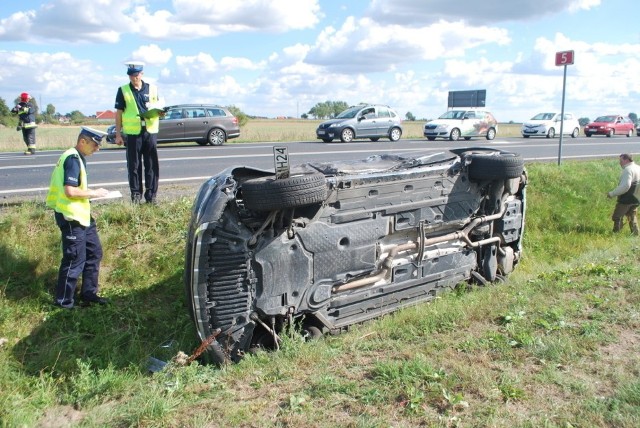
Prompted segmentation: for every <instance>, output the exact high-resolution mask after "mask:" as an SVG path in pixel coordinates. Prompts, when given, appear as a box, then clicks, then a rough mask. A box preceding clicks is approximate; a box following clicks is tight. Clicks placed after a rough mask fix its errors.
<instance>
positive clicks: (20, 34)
mask: <svg viewBox="0 0 640 428" xmlns="http://www.w3.org/2000/svg"><path fill="white" fill-rule="evenodd" d="M638 10H639V9H638V6H637V4H636V3H635V2H634V1H632V0H536V1H524V0H508V1H505V0H482V1H478V0H457V1H451V0H224V1H220V0H200V1H193V0H172V1H170V0H42V1H32V0H21V1H19V2H17V1H2V2H0V98H2V99H4V100H5V102H6V104H7V106H9V107H10V108H11V107H12V106H13V102H14V100H15V99H16V98H17V97H18V96H19V95H20V93H21V92H28V93H29V94H31V96H33V97H34V98H35V99H36V101H37V103H38V105H39V106H41V108H43V109H44V108H45V107H46V106H47V105H48V104H52V105H53V106H54V107H55V109H56V111H57V112H59V113H62V114H66V113H69V112H71V111H75V110H78V111H80V112H82V113H83V114H85V115H94V114H96V112H98V111H104V110H113V109H114V101H115V95H116V91H117V88H118V87H119V86H121V85H123V84H125V83H127V82H128V77H127V75H126V66H125V63H126V62H127V61H131V60H136V61H142V62H144V63H145V66H144V77H143V80H145V81H147V82H151V83H155V84H157V85H158V87H159V92H160V96H161V97H162V98H164V101H165V103H166V104H167V105H171V104H183V103H211V104H218V105H223V106H228V105H234V106H236V107H238V108H240V109H241V110H242V111H243V112H244V113H246V114H248V115H253V116H265V117H279V116H290V117H299V116H300V115H302V114H303V113H307V112H308V111H309V110H310V109H311V108H312V107H313V106H314V105H316V104H317V103H320V102H324V101H329V100H330V101H345V102H346V103H347V104H349V105H355V104H358V103H361V102H366V103H380V104H386V105H389V106H391V107H392V108H394V109H395V110H396V111H397V112H398V113H399V114H400V116H401V117H402V118H405V117H406V114H407V112H410V113H411V114H412V115H413V116H415V117H416V118H418V119H425V118H426V119H433V118H436V117H438V116H440V115H441V114H442V113H444V112H445V111H446V110H447V99H448V93H449V91H462V90H476V89H485V90H486V91H487V97H486V107H487V109H488V110H490V111H492V112H493V113H494V115H495V116H496V118H497V120H498V121H499V122H509V121H515V122H521V121H525V120H527V119H529V118H531V117H532V116H534V115H535V114H536V113H539V112H542V111H560V109H561V104H562V94H563V82H564V81H565V79H564V78H563V73H564V71H565V66H556V65H555V57H556V53H557V52H562V51H569V50H571V51H573V52H574V64H573V65H568V66H566V87H565V112H572V113H574V114H575V115H577V116H578V117H588V118H591V119H595V117H596V116H599V115H603V114H623V115H627V114H629V113H632V112H633V113H636V114H640V26H638V25H636V21H637V14H638Z"/></svg>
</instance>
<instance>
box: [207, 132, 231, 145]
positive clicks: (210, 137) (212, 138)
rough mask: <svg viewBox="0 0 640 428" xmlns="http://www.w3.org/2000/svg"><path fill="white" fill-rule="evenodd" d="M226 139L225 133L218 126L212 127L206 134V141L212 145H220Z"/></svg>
mask: <svg viewBox="0 0 640 428" xmlns="http://www.w3.org/2000/svg"><path fill="white" fill-rule="evenodd" d="M225 141H227V134H225V132H224V131H223V130H222V129H220V128H213V129H211V130H210V131H209V133H208V134H207V142H208V143H209V144H211V145H212V146H221V145H223V144H224V142H225Z"/></svg>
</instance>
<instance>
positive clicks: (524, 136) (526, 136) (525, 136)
mask: <svg viewBox="0 0 640 428" xmlns="http://www.w3.org/2000/svg"><path fill="white" fill-rule="evenodd" d="M529 137H530V135H523V136H522V138H529Z"/></svg>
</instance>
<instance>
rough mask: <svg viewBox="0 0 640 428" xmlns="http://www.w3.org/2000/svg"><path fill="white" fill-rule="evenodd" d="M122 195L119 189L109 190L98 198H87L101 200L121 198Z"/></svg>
mask: <svg viewBox="0 0 640 428" xmlns="http://www.w3.org/2000/svg"><path fill="white" fill-rule="evenodd" d="M121 197H122V192H120V191H119V190H111V191H110V192H109V193H107V195H106V196H101V197H99V198H91V199H89V200H90V201H101V200H103V199H115V198H121Z"/></svg>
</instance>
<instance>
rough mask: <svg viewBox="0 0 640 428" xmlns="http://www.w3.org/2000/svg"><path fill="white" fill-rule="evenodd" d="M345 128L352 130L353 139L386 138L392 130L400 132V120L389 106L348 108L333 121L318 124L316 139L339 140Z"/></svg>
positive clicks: (370, 105) (371, 105) (366, 105)
mask: <svg viewBox="0 0 640 428" xmlns="http://www.w3.org/2000/svg"><path fill="white" fill-rule="evenodd" d="M347 128H349V129H351V130H353V133H354V139H361V138H387V137H389V136H390V133H391V130H392V129H393V128H398V129H400V132H402V120H401V119H400V116H399V115H398V113H396V112H395V111H394V110H393V109H391V108H390V107H389V106H384V105H379V104H361V105H357V106H352V107H349V108H348V109H347V110H345V111H343V112H341V113H340V114H339V115H338V116H337V117H336V118H335V119H330V120H327V121H324V122H322V123H320V125H318V128H317V129H316V138H318V139H321V140H324V141H327V140H334V139H340V138H341V135H342V131H343V130H344V129H347Z"/></svg>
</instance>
